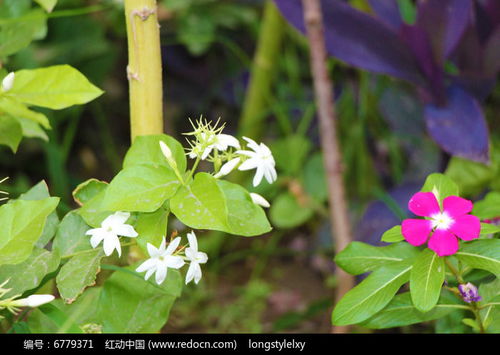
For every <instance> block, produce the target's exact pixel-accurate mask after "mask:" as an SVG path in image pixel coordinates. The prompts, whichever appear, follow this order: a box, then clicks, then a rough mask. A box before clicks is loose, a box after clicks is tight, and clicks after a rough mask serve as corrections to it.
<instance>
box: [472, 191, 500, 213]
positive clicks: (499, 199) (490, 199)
mask: <svg viewBox="0 0 500 355" xmlns="http://www.w3.org/2000/svg"><path fill="white" fill-rule="evenodd" d="M472 214H473V215H475V216H478V217H479V218H480V219H491V218H496V217H500V192H490V193H489V194H487V195H486V197H485V198H484V200H481V201H478V202H476V203H474V208H473V209H472Z"/></svg>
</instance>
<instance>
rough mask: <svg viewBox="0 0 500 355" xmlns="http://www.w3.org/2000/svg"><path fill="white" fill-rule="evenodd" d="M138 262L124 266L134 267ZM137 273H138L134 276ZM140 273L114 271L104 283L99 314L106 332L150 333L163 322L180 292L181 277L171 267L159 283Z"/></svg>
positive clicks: (131, 268)
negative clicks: (147, 278)
mask: <svg viewBox="0 0 500 355" xmlns="http://www.w3.org/2000/svg"><path fill="white" fill-rule="evenodd" d="M137 266H138V265H134V266H131V267H128V268H126V269H125V270H129V271H132V270H135V268H136V267H137ZM137 276H139V277H137ZM142 277H143V276H142V275H139V274H136V275H134V274H133V273H132V274H131V273H128V272H123V271H115V272H114V273H113V275H111V277H110V278H109V279H107V280H106V282H105V283H104V285H103V289H102V292H101V297H100V299H99V305H98V307H99V310H98V314H99V317H100V322H99V323H101V324H103V326H104V328H103V331H104V332H107V333H153V332H158V331H159V330H160V329H161V328H162V327H163V325H164V324H165V323H166V321H167V319H168V316H169V313H170V309H171V308H172V305H173V303H174V301H175V299H176V298H177V297H179V296H180V294H181V290H182V284H183V280H182V277H181V274H180V273H179V272H178V271H177V270H173V269H170V270H168V273H167V278H166V280H165V281H164V282H163V284H162V285H160V286H158V285H156V284H152V283H150V282H147V281H145V280H144V279H143V278H142Z"/></svg>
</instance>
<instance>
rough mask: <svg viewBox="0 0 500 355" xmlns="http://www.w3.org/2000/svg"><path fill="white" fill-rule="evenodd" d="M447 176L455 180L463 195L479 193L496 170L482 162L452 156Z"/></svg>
mask: <svg viewBox="0 0 500 355" xmlns="http://www.w3.org/2000/svg"><path fill="white" fill-rule="evenodd" d="M445 174H446V176H448V177H449V178H451V179H452V180H453V181H455V182H456V183H457V184H458V186H459V188H460V192H461V193H462V194H463V195H466V196H471V195H476V194H479V193H480V192H481V191H483V189H484V187H485V186H487V185H488V184H489V182H490V181H491V180H492V179H493V178H494V176H495V173H494V170H493V169H492V168H491V167H489V166H487V165H485V164H482V163H478V162H475V161H471V160H467V159H463V158H459V157H452V158H451V159H450V162H449V163H448V167H447V168H446V172H445Z"/></svg>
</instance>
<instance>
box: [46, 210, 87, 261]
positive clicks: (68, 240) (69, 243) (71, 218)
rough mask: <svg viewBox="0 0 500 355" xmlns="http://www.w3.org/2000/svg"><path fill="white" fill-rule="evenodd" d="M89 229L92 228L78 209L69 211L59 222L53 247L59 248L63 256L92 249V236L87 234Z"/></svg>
mask: <svg viewBox="0 0 500 355" xmlns="http://www.w3.org/2000/svg"><path fill="white" fill-rule="evenodd" d="M89 229H91V228H90V227H89V226H88V225H87V223H85V221H84V220H83V219H82V217H80V215H78V214H77V213H76V211H71V212H69V213H68V214H66V216H64V218H63V219H62V221H61V223H60V224H59V227H58V229H57V232H56V236H55V238H54V243H53V248H54V249H55V250H58V251H59V253H60V254H61V256H62V257H66V256H68V255H70V254H74V253H77V252H80V251H84V250H88V249H91V245H90V236H88V235H85V233H86V232H87V231H88V230H89Z"/></svg>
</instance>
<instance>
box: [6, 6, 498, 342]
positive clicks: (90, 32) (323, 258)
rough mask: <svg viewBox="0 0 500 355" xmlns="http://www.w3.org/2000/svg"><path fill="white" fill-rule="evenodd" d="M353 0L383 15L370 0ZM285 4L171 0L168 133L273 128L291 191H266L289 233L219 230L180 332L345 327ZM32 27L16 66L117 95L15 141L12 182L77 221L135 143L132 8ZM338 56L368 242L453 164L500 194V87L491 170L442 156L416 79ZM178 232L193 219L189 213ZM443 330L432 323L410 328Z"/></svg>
mask: <svg viewBox="0 0 500 355" xmlns="http://www.w3.org/2000/svg"><path fill="white" fill-rule="evenodd" d="M14 2H15V3H16V5H13V4H14ZM14 2H13V1H10V0H0V14H2V17H6V14H8V13H12V11H14V13H13V15H16V16H20V15H23V14H27V13H28V12H30V11H37V8H36V5H34V4H32V2H31V1H30V0H14ZM349 3H350V4H351V5H352V6H354V7H355V8H357V9H359V10H361V11H364V12H367V13H370V14H373V8H372V7H371V6H370V2H369V1H364V0H353V1H350V2H349ZM270 4H271V5H272V3H267V5H266V1H262V0H159V1H158V6H159V8H158V16H159V19H160V24H161V42H162V54H163V64H164V69H163V70H164V72H163V80H164V109H165V130H166V132H167V133H168V134H171V135H173V136H174V137H175V138H177V139H179V140H181V141H182V140H183V138H182V135H181V133H182V132H186V131H188V130H189V121H188V118H189V117H191V118H198V117H199V116H200V115H203V116H204V117H206V118H208V119H211V120H216V119H217V118H218V117H221V119H222V122H225V123H226V133H231V134H245V133H246V132H248V131H249V130H254V129H255V130H256V132H259V133H258V134H260V135H261V137H255V136H253V138H256V139H262V140H263V141H265V142H266V143H267V144H269V146H270V147H271V149H272V151H273V154H274V156H275V159H276V162H277V168H278V176H279V179H278V181H277V183H276V184H274V185H264V184H262V185H261V186H260V187H259V190H258V191H257V192H259V193H260V194H262V195H263V196H265V197H266V198H267V199H268V200H270V201H271V202H272V203H271V204H272V207H271V209H270V210H269V216H270V219H271V222H272V224H273V226H274V227H275V228H274V230H273V232H271V233H270V234H269V235H266V236H262V237H257V238H252V239H246V240H245V239H243V240H241V239H237V238H231V237H230V236H224V235H222V234H220V233H205V235H203V236H202V237H201V238H200V239H201V240H200V244H202V246H200V248H201V249H202V250H206V251H207V253H208V255H209V257H210V262H209V263H208V264H207V265H206V269H205V270H206V273H205V277H204V281H203V282H202V283H201V284H200V285H198V286H196V287H192V286H189V287H185V289H184V291H183V292H184V296H183V297H182V298H180V299H179V301H177V303H176V306H175V307H174V308H173V310H172V315H171V317H170V320H169V323H168V325H167V326H166V328H165V331H176V332H184V331H191V332H192V331H195V332H272V331H280V332H283V331H300V332H323V331H329V329H330V311H331V308H332V301H331V299H332V295H333V288H334V287H335V279H334V278H333V276H332V275H333V272H332V271H333V269H334V267H335V266H334V264H333V261H332V256H333V246H332V245H331V238H330V235H329V233H330V228H329V227H328V223H329V221H328V218H327V208H328V206H327V190H326V183H325V174H324V170H323V165H322V156H321V154H322V153H321V148H320V146H319V137H318V125H317V122H316V117H315V107H314V102H313V90H312V83H311V77H310V71H309V65H308V60H309V54H308V46H307V43H306V41H305V39H304V37H303V36H302V35H301V34H300V33H299V32H297V31H296V30H295V29H294V28H293V27H292V26H290V25H288V24H287V23H286V22H285V21H284V20H283V19H281V18H280V19H279V20H277V22H276V23H274V24H271V25H270V26H274V28H275V30H276V31H279V34H278V33H270V32H269V31H268V32H265V31H262V30H261V29H262V27H263V26H264V21H263V18H265V16H266V14H264V13H263V12H264V9H266V11H269V10H267V7H269V6H271V5H270ZM400 5H401V6H400V10H401V12H402V14H403V17H406V18H409V19H410V20H411V17H412V16H414V13H415V4H414V2H412V1H401V2H400ZM272 6H274V5H272ZM16 11H17V13H16ZM274 11H276V9H274ZM31 25H32V26H33V28H25V29H24V30H25V31H27V32H26V33H28V34H29V36H31V37H32V38H33V39H34V41H33V42H32V43H31V44H30V45H27V46H25V48H24V49H22V50H20V51H18V52H17V53H16V54H14V55H12V56H9V57H8V58H7V59H6V60H4V61H2V66H3V67H4V68H5V69H7V71H14V70H19V69H21V68H23V69H25V68H38V67H43V66H49V65H54V64H63V63H64V64H70V65H72V66H74V67H75V68H77V69H78V70H80V71H81V72H82V73H84V74H85V75H86V76H87V77H88V78H89V79H90V80H91V81H92V82H93V83H94V84H96V85H97V86H99V87H100V88H102V89H103V90H105V95H103V96H102V97H100V98H99V99H97V100H95V101H93V102H91V103H90V104H88V105H85V106H79V107H73V108H70V109H65V110H62V111H48V110H47V111H43V112H44V113H45V114H46V115H47V116H48V117H49V119H50V122H51V125H52V130H50V131H47V135H48V138H49V139H48V140H47V141H44V140H42V139H38V138H31V139H25V140H23V141H22V143H21V145H20V147H19V149H18V152H17V153H16V154H15V155H14V154H13V153H12V152H11V151H10V150H9V149H8V148H6V147H3V146H2V147H1V148H0V160H1V162H2V166H1V173H2V174H1V176H4V175H6V176H9V177H10V179H9V184H8V185H6V186H5V189H6V190H8V191H9V192H10V194H11V195H12V196H13V197H17V196H18V195H19V194H20V193H22V192H25V191H26V190H28V188H29V187H30V186H32V185H34V184H36V183H37V182H39V181H40V180H44V179H45V180H46V181H47V182H48V184H49V187H50V190H51V194H52V195H54V196H60V197H62V203H61V205H60V213H61V214H64V213H66V212H67V211H68V210H69V209H70V208H73V207H75V205H74V202H73V201H72V198H71V191H72V190H73V189H74V187H75V186H77V185H78V184H79V183H81V182H82V181H84V180H86V179H89V178H92V177H94V178H98V179H101V180H105V181H109V180H110V179H111V178H112V177H113V176H114V175H115V174H116V173H117V171H118V170H119V169H120V166H121V160H122V158H123V156H124V153H125V152H126V150H127V148H128V146H129V144H130V142H129V135H130V132H129V122H128V84H127V78H126V70H125V68H126V65H127V48H126V38H125V22H124V16H123V4H122V3H121V1H119V0H103V1H97V0H96V1H93V0H59V1H58V3H57V6H56V7H55V9H54V10H53V11H52V12H51V13H49V14H48V18H47V21H46V22H44V21H41V22H40V23H31ZM263 32H265V33H263ZM1 35H2V34H1V32H0V37H1ZM273 35H276V38H275V41H274V42H273V43H274V44H267V46H275V48H274V52H273V53H274V54H273V55H272V56H271V57H270V58H267V60H270V61H271V63H272V66H271V67H269V68H270V69H266V70H268V71H267V72H265V73H266V74H265V75H263V77H264V79H263V81H264V82H263V83H260V85H261V86H259V87H258V89H259V90H260V93H262V94H263V95H262V96H263V97H261V98H260V99H261V102H260V103H258V107H253V109H254V111H255V110H256V111H258V112H257V113H255V112H254V113H253V114H254V115H258V116H259V118H257V119H250V121H251V122H250V124H248V122H247V121H244V120H248V119H244V118H243V117H242V115H243V113H242V112H243V111H244V110H243V108H244V106H245V104H246V105H248V100H251V99H249V98H248V95H247V94H246V89H247V88H248V87H249V82H251V80H252V79H251V74H250V73H251V71H252V68H253V69H254V70H253V73H254V74H255V73H256V71H257V70H258V68H257V69H255V68H256V67H258V63H259V62H258V60H257V59H259V58H257V59H254V53H255V52H256V51H257V49H258V48H260V47H259V46H260V44H262V43H263V41H265V39H264V37H266V36H267V37H269V36H273ZM263 46H266V44H263ZM256 62H257V64H255V63H256ZM328 64H329V66H330V71H331V75H332V78H333V80H334V82H335V92H334V93H332V95H334V97H335V99H336V102H337V112H338V118H339V136H340V140H341V144H342V153H343V159H344V169H345V172H344V174H345V182H346V187H347V192H348V199H349V205H350V211H351V216H352V223H353V226H355V238H356V239H358V240H363V241H366V242H371V243H373V244H377V243H380V242H379V240H380V236H381V234H382V232H383V231H385V230H386V229H388V228H390V227H391V226H392V225H394V224H397V223H398V222H399V221H400V220H401V219H402V218H404V217H405V215H406V206H405V205H404V204H405V201H407V199H408V197H409V196H410V195H411V194H412V193H413V192H415V191H416V190H418V188H419V186H420V185H421V184H422V182H423V180H424V178H425V176H426V175H427V174H429V173H432V172H444V171H446V173H447V174H448V175H450V176H451V177H452V178H453V179H455V180H456V181H457V183H459V185H460V187H461V189H462V192H463V193H464V194H465V195H466V196H468V197H474V196H480V195H481V194H484V193H485V192H486V191H487V190H489V189H493V190H499V189H500V183H499V182H498V181H500V180H499V179H498V178H497V177H498V176H499V173H500V170H499V163H500V157H499V153H498V152H499V150H498V149H496V147H499V146H500V138H499V136H498V134H499V132H498V125H496V124H495V122H496V120H497V119H498V113H497V112H498V109H499V105H500V87H499V86H498V84H497V85H496V86H495V87H494V89H493V90H492V93H491V94H490V95H489V96H488V97H487V98H486V100H485V101H484V105H483V110H484V114H485V117H486V120H487V121H488V123H489V128H490V146H491V164H490V165H485V164H482V163H477V162H472V161H468V160H465V159H462V158H451V156H450V155H449V154H447V153H445V152H443V151H442V150H441V149H440V147H439V146H438V145H437V144H436V143H435V142H434V141H433V140H432V139H431V138H430V136H429V135H428V133H427V131H426V128H425V123H424V120H423V118H422V106H421V105H420V104H419V102H418V101H417V100H416V98H415V96H414V95H413V93H414V90H415V89H414V87H413V86H412V85H411V84H409V83H407V82H402V81H397V80H395V79H394V78H392V77H389V76H386V75H377V74H372V73H369V72H366V71H362V70H359V69H355V68H353V67H351V66H348V65H346V64H345V63H343V62H341V61H339V60H337V59H333V58H330V59H329V62H328ZM255 77H256V75H255ZM245 100H246V101H247V102H245ZM252 102H253V101H252ZM256 102H257V101H256ZM252 120H253V121H252ZM242 122H243V123H244V122H246V127H243V126H244V125H243V123H242ZM248 127H251V128H248ZM238 178H239V179H243V177H238ZM247 183H248V184H249V182H247ZM170 226H171V229H175V228H177V229H179V230H180V229H181V228H183V226H181V225H180V224H176V223H175V221H174V223H173V224H170ZM203 248H204V249H203ZM204 272H205V271H204ZM448 321H449V320H448V319H446V318H443V319H440V320H438V321H437V326H436V329H438V330H439V331H450V330H451V329H450V328H447V327H446V324H447V323H446V322H448ZM432 329H433V325H432V324H429V325H424V326H422V325H419V326H416V327H413V328H409V327H408V328H403V329H400V330H399V331H401V332H409V331H422V332H429V331H432ZM359 330H362V329H359ZM363 331H366V330H363Z"/></svg>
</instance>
